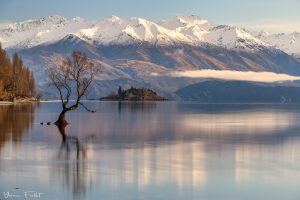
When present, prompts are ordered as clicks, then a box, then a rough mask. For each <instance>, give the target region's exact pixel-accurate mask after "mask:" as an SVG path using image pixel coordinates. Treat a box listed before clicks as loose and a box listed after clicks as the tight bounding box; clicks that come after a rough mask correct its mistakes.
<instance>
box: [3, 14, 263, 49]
mask: <svg viewBox="0 0 300 200" xmlns="http://www.w3.org/2000/svg"><path fill="white" fill-rule="evenodd" d="M68 34H74V35H76V36H78V37H80V38H81V39H83V40H86V41H89V42H91V43H97V44H102V45H109V44H133V43H140V42H146V43H150V44H156V45H170V44H174V43H175V44H176V43H184V44H192V45H201V44H205V43H208V44H214V45H217V46H222V47H226V48H240V47H241V48H245V47H253V46H261V45H262V46H266V45H267V44H266V43H265V42H263V41H261V40H260V39H258V38H255V37H254V36H252V35H251V34H250V32H248V31H246V30H243V29H240V28H237V27H231V26H226V25H217V24H214V23H211V22H209V21H207V20H204V19H201V18H200V17H197V16H193V15H192V16H181V17H176V18H173V19H169V20H164V21H161V22H159V23H154V22H151V21H148V20H145V19H142V18H129V19H121V18H119V17H116V16H111V17H108V18H106V19H104V20H101V21H87V20H84V19H82V18H79V17H75V18H72V19H70V20H67V19H65V18H64V17H61V16H49V17H44V18H41V19H37V20H29V21H24V22H18V23H11V24H2V25H1V26H0V42H1V43H2V45H3V47H4V48H29V47H33V46H36V45H39V44H43V43H51V42H54V41H58V40H60V39H61V38H63V37H65V36H66V35H68Z"/></svg>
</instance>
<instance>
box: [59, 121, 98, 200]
mask: <svg viewBox="0 0 300 200" xmlns="http://www.w3.org/2000/svg"><path fill="white" fill-rule="evenodd" d="M57 127H58V130H59V133H60V135H61V137H62V142H61V145H60V148H59V151H58V160H61V161H63V162H64V166H61V165H57V167H55V168H54V169H53V170H54V171H53V172H54V174H56V175H57V176H59V177H61V178H62V179H63V183H64V184H66V186H67V188H68V189H70V190H72V191H73V195H74V198H76V199H81V198H83V197H84V196H85V193H86V189H87V188H90V187H91V184H92V174H91V171H89V170H88V169H89V168H88V161H86V157H87V149H86V144H87V142H89V141H90V140H92V139H93V138H94V137H95V136H94V135H89V136H86V137H84V138H82V139H79V138H78V137H76V136H70V135H68V134H66V127H65V126H57Z"/></svg>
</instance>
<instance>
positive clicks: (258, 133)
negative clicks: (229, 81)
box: [0, 102, 300, 200]
mask: <svg viewBox="0 0 300 200" xmlns="http://www.w3.org/2000/svg"><path fill="white" fill-rule="evenodd" d="M87 104H88V105H89V107H91V108H93V109H96V110H97V112H96V113H88V112H85V111H84V110H82V109H78V110H76V111H72V112H69V113H68V114H67V120H68V121H69V122H70V124H69V125H68V126H67V127H66V129H65V130H59V129H58V128H57V127H56V126H55V125H49V126H48V125H45V124H44V125H41V124H40V123H41V122H53V121H55V120H56V118H57V116H58V112H59V109H60V104H59V103H57V102H56V103H55V102H48V103H39V104H33V105H31V104H27V105H26V104H25V105H17V106H15V107H13V106H0V195H1V196H0V199H24V197H25V196H26V197H28V198H27V199H49V200H55V199H97V200H98V199H105V200H110V199H115V200H118V199H125V200H134V199H182V200H190V199H195V200H196V199H197V200H198V199H203V200H248V199H249V200H254V199H255V200H268V199H272V200H283V199H284V200H299V199H300V190H299V185H300V123H299V122H300V105H296V104H295V105H276V104H273V105H272V104H257V105H255V104H248V105H247V104H234V105H231V104H200V103H197V102H145V103H138V102H136V103H134V102H88V103H87ZM5 195H6V196H5ZM6 197H7V198H6Z"/></svg>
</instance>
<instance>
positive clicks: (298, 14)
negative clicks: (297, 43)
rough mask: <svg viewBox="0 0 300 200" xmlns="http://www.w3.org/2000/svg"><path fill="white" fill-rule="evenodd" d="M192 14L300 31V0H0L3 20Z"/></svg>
mask: <svg viewBox="0 0 300 200" xmlns="http://www.w3.org/2000/svg"><path fill="white" fill-rule="evenodd" d="M192 14H194V15H198V16H200V17H202V18H204V19H208V20H210V21H213V22H215V23H218V24H229V25H237V26H241V27H245V28H248V29H250V30H267V31H269V32H292V31H300V0H0V21H24V20H28V19H36V18H40V17H44V16H49V15H61V16H63V17H66V18H72V17H75V16H80V17H82V18H85V19H93V20H100V19H103V18H105V17H107V16H111V15H116V16H119V17H142V18H145V19H148V20H151V21H154V22H159V21H160V20H162V19H168V18H171V17H174V16H179V15H192Z"/></svg>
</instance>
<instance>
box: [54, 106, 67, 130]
mask: <svg viewBox="0 0 300 200" xmlns="http://www.w3.org/2000/svg"><path fill="white" fill-rule="evenodd" d="M67 111H68V110H67V109H63V110H62V111H61V113H60V114H59V116H58V119H57V121H56V122H55V125H57V126H60V127H66V126H67V125H68V124H69V123H68V122H67V120H66V117H65V114H66V112H67Z"/></svg>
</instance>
